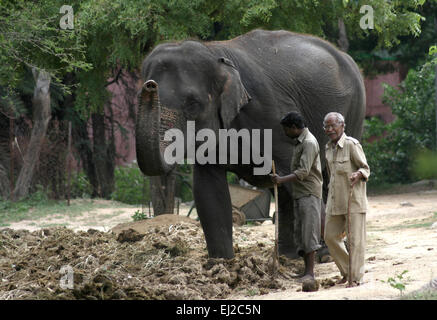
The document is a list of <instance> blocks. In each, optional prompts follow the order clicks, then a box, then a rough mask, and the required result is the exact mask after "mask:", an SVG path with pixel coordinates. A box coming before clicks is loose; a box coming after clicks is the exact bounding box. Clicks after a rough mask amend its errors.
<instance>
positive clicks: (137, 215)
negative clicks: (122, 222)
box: [132, 210, 149, 221]
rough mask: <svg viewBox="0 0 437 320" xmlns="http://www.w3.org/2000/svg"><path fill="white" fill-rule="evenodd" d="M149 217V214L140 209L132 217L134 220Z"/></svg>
mask: <svg viewBox="0 0 437 320" xmlns="http://www.w3.org/2000/svg"><path fill="white" fill-rule="evenodd" d="M148 218H149V217H148V216H147V214H145V213H143V212H141V211H140V210H137V211H135V214H134V215H133V216H132V219H133V220H134V221H140V220H145V219H148Z"/></svg>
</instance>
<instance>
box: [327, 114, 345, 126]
mask: <svg viewBox="0 0 437 320" xmlns="http://www.w3.org/2000/svg"><path fill="white" fill-rule="evenodd" d="M331 116H334V117H335V119H336V121H337V123H338V124H344V117H343V115H342V114H341V113H338V112H329V113H328V114H327V115H326V116H325V118H324V119H323V123H325V122H326V120H327V119H328V118H329V117H331Z"/></svg>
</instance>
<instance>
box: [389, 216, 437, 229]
mask: <svg viewBox="0 0 437 320" xmlns="http://www.w3.org/2000/svg"><path fill="white" fill-rule="evenodd" d="M436 221H437V212H434V213H433V215H432V216H431V217H429V218H425V219H422V220H417V219H416V220H412V221H410V222H408V223H405V224H399V225H396V226H393V227H391V228H389V229H394V230H402V229H418V228H429V227H431V225H432V224H433V223H434V222H436Z"/></svg>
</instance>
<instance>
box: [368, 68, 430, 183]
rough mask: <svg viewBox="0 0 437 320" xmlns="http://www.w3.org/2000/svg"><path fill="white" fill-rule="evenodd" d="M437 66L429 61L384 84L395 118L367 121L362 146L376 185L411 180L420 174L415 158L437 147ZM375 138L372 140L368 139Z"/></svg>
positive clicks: (385, 96)
mask: <svg viewBox="0 0 437 320" xmlns="http://www.w3.org/2000/svg"><path fill="white" fill-rule="evenodd" d="M434 81H435V69H434V68H433V67H431V66H430V65H429V64H426V65H424V66H423V67H421V68H419V69H418V70H410V71H409V72H408V75H407V77H406V79H405V80H404V81H403V82H402V83H401V84H400V85H399V86H398V88H396V87H392V86H389V85H385V86H384V87H385V92H384V99H383V102H384V103H386V104H388V105H389V106H390V107H391V109H392V112H393V114H394V115H395V116H396V119H395V120H394V121H393V122H391V123H389V124H384V123H383V122H382V121H381V120H379V119H377V118H371V119H370V120H366V122H365V132H364V136H363V148H364V151H365V152H366V156H367V160H368V163H369V166H370V169H371V171H372V179H371V180H369V183H371V184H373V185H377V184H381V183H408V182H411V181H414V179H416V178H418V176H417V174H416V172H417V171H415V163H416V159H417V157H418V156H419V154H421V152H422V151H424V150H432V149H434V148H435V147H436V141H435V140H436V139H435V134H436V131H435V130H436V124H435V119H436V116H435V86H434ZM370 138H373V139H376V140H375V141H374V142H369V139H370Z"/></svg>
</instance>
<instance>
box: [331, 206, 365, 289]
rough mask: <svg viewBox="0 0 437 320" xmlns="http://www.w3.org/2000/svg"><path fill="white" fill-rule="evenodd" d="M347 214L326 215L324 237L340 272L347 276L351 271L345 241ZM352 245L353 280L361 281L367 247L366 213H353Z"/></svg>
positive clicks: (350, 240)
mask: <svg viewBox="0 0 437 320" xmlns="http://www.w3.org/2000/svg"><path fill="white" fill-rule="evenodd" d="M347 220H348V219H347V215H326V218H325V234H324V239H325V242H326V245H327V246H328V249H329V253H330V255H331V257H332V258H333V259H334V261H335V264H336V265H337V267H338V269H339V270H340V273H341V275H342V276H343V277H347V276H348V273H349V253H348V252H347V250H346V247H345V245H344V242H343V236H344V232H346V235H347V228H348V221H347ZM351 238H352V239H348V240H347V241H348V243H349V244H351V245H352V256H351V258H352V281H357V282H361V279H362V278H363V276H364V256H365V248H366V214H365V213H352V214H351Z"/></svg>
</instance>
